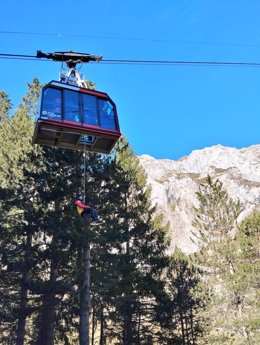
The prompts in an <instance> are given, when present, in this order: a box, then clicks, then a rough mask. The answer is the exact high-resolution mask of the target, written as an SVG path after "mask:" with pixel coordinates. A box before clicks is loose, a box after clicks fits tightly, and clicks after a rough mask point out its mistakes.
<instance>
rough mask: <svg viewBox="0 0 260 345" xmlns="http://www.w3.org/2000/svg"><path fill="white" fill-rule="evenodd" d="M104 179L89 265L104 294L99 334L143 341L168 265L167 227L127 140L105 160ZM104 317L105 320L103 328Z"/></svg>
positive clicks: (99, 291) (149, 331) (148, 334)
mask: <svg viewBox="0 0 260 345" xmlns="http://www.w3.org/2000/svg"><path fill="white" fill-rule="evenodd" d="M104 177H105V178H104V181H103V185H102V192H101V194H100V199H101V200H103V202H102V204H101V206H102V207H101V208H100V214H101V215H102V217H103V219H104V220H105V227H104V228H103V229H101V234H100V237H99V240H98V241H100V242H98V244H99V246H98V248H96V255H97V258H98V259H96V266H95V267H94V268H93V269H95V274H93V276H94V277H95V275H99V277H103V278H102V279H101V280H100V281H99V285H98V286H97V287H94V286H93V288H95V289H97V291H96V296H97V295H98V296H103V297H101V298H99V299H98V300H96V303H100V305H99V308H98V310H99V313H100V314H99V315H100V318H102V322H103V324H102V327H101V328H102V335H101V337H100V338H101V339H102V340H101V341H102V342H103V343H104V337H105V338H107V339H108V338H109V339H116V338H118V341H119V342H120V344H125V345H127V344H133V343H136V344H146V343H148V342H149V341H150V340H149V338H150V339H151V338H153V337H154V336H153V332H152V315H153V314H154V311H153V310H154V304H155V303H156V294H159V291H161V290H163V287H164V284H163V282H162V280H161V274H162V271H163V269H164V268H165V267H166V263H167V258H166V256H165V249H166V248H167V245H168V241H167V230H166V227H163V226H162V224H161V220H160V218H158V217H157V218H156V217H155V208H154V207H151V204H150V199H149V196H150V190H149V188H147V186H146V177H145V174H144V172H143V170H142V169H141V167H140V166H139V162H138V159H137V157H135V155H134V154H133V152H132V150H131V149H130V147H129V145H128V143H127V142H126V140H124V139H123V140H122V141H121V142H120V144H119V147H118V150H117V151H116V152H115V157H114V159H112V160H111V161H110V162H108V164H107V168H106V169H105V170H104ZM94 249H95V248H94ZM96 308H97V306H96ZM105 315H106V319H107V320H110V325H109V328H108V327H107V328H106V329H104V327H105V323H104V322H105V321H104V316H105ZM111 322H112V323H111ZM119 331H120V334H118V332H119ZM148 340H149V341H148Z"/></svg>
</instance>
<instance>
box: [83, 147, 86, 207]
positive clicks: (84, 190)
mask: <svg viewBox="0 0 260 345" xmlns="http://www.w3.org/2000/svg"><path fill="white" fill-rule="evenodd" d="M83 155H84V183H83V197H84V202H85V201H86V143H84V153H83Z"/></svg>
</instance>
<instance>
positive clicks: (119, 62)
mask: <svg viewBox="0 0 260 345" xmlns="http://www.w3.org/2000/svg"><path fill="white" fill-rule="evenodd" d="M68 53H71V54H72V55H73V54H74V56H77V57H78V59H79V61H78V62H89V63H97V62H98V63H100V64H117V65H144V66H146V65H161V66H174V65H179V66H227V67H228V66H231V67H232V66H233V67H260V62H243V61H184V60H141V59H140V60H139V59H102V57H101V56H95V55H90V54H82V53H76V52H68ZM68 53H67V54H68ZM54 54H57V59H52V61H55V62H56V61H67V60H60V56H59V54H64V53H63V52H56V53H54ZM83 57H85V58H86V60H87V61H84V58H83ZM68 58H69V57H68ZM0 59H18V60H38V61H49V60H48V59H50V57H49V56H48V54H43V55H42V56H40V54H39V56H37V55H36V56H35V55H22V54H8V53H0ZM82 59H83V61H82ZM101 59H102V60H101Z"/></svg>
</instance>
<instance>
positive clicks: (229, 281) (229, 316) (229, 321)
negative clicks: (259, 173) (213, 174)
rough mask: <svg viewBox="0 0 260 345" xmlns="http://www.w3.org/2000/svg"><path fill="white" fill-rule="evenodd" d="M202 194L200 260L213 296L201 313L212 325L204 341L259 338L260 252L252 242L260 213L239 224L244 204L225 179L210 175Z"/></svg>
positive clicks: (205, 290)
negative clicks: (259, 289)
mask: <svg viewBox="0 0 260 345" xmlns="http://www.w3.org/2000/svg"><path fill="white" fill-rule="evenodd" d="M197 196H198V200H199V201H200V206H199V207H198V208H196V209H195V218H194V226H195V227H197V229H198V235H197V237H198V238H199V240H200V241H201V243H202V249H201V251H200V252H199V253H198V254H197V255H196V261H197V264H198V265H199V267H200V268H201V269H202V272H203V273H202V276H201V286H200V294H199V295H200V298H203V296H204V298H205V300H206V301H208V302H207V305H206V307H205V308H202V309H201V310H200V311H199V312H198V314H197V315H198V317H199V318H200V319H201V320H202V321H203V322H204V324H206V325H207V326H205V327H204V336H203V342H202V343H205V344H208V343H210V344H227V345H229V344H235V345H240V344H241V345H242V344H257V343H258V341H259V339H258V340H256V339H257V330H256V329H254V331H252V329H253V328H254V327H251V328H250V326H249V324H250V321H249V320H252V324H254V325H256V324H257V322H258V320H259V317H258V316H257V315H258V314H259V310H258V309H257V308H259V306H257V303H256V300H255V298H256V297H257V285H256V284H253V282H252V279H253V278H252V277H253V276H254V277H257V278H256V279H258V280H259V271H258V272H257V270H256V265H257V261H259V260H258V259H259V258H258V259H256V258H257V254H256V250H255V249H253V250H252V251H250V250H249V248H250V245H249V243H251V245H252V243H253V242H254V243H255V240H256V237H255V235H253V236H252V237H251V235H252V234H253V233H254V234H256V233H257V231H259V229H258V230H257V228H258V227H259V225H257V219H258V218H257V216H253V218H252V219H254V220H252V219H251V218H249V219H247V220H246V221H245V222H243V223H242V225H241V226H240V227H239V228H238V229H237V224H236V223H237V218H238V216H239V214H240V212H241V210H242V209H241V205H240V203H239V201H234V200H232V199H231V198H230V197H229V195H228V193H227V192H226V191H225V190H224V188H223V185H222V183H220V181H218V180H216V181H215V182H213V181H212V179H211V178H210V177H208V178H207V181H206V184H203V185H202V186H201V189H200V192H199V193H198V194H197ZM249 224H250V225H249ZM251 225H252V229H251ZM247 226H248V231H246V228H247ZM246 234H247V235H246ZM252 241H253V242H252ZM258 244H259V238H258ZM247 245H248V246H247ZM253 247H254V246H253ZM245 248H246V250H245ZM255 248H256V247H255ZM246 255H248V258H247V259H246ZM258 264H259V262H258ZM252 272H254V274H252ZM257 273H258V275H257ZM255 274H256V276H255ZM257 310H258V312H257ZM253 315H256V317H255V318H254V317H253ZM256 328H257V327H256Z"/></svg>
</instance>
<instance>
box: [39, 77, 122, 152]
mask: <svg viewBox="0 0 260 345" xmlns="http://www.w3.org/2000/svg"><path fill="white" fill-rule="evenodd" d="M120 135H121V133H120V129H119V123H118V118H117V111H116V106H115V103H114V102H113V101H112V100H111V99H110V98H109V96H108V95H107V94H106V93H103V92H99V91H95V90H90V89H85V88H80V87H78V86H73V85H69V84H64V83H60V82H57V81H51V82H50V83H49V84H47V85H46V86H45V87H44V88H43V90H42V95H41V99H40V103H39V108H38V110H37V121H36V124H35V129H34V135H33V143H36V144H41V145H49V146H57V147H61V148H67V149H74V150H82V151H84V150H86V151H92V152H99V153H110V152H111V150H112V148H113V147H114V145H115V143H116V142H117V141H118V139H119V138H120Z"/></svg>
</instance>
